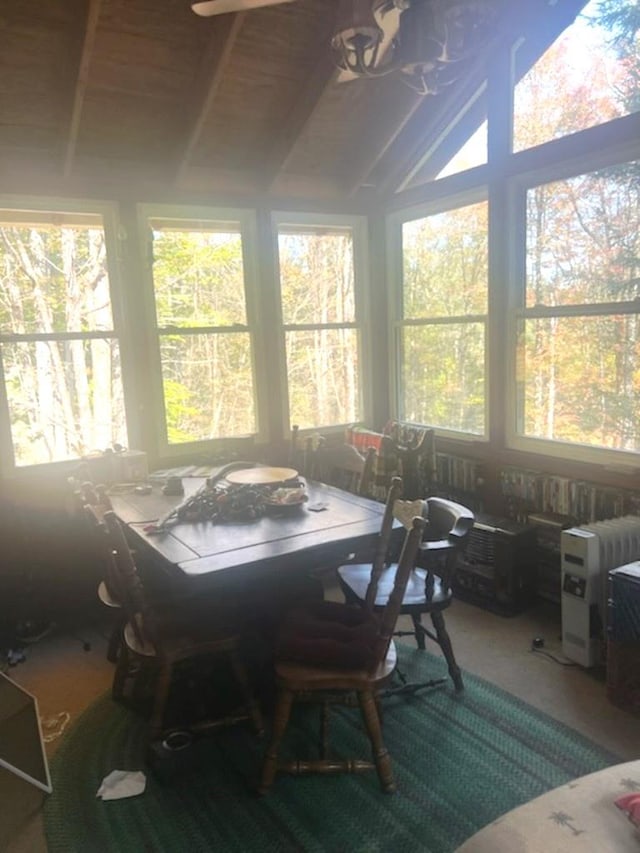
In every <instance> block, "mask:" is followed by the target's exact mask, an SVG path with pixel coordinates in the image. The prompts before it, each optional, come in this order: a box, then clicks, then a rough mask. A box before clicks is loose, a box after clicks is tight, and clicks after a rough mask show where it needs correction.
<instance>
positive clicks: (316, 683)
mask: <svg viewBox="0 0 640 853" xmlns="http://www.w3.org/2000/svg"><path fill="white" fill-rule="evenodd" d="M397 661H398V656H397V653H396V647H395V644H394V643H393V641H392V642H391V643H390V645H389V650H388V652H387V656H386V658H385V659H384V660H383V661H382V663H380V664H378V666H377V667H376V669H375V670H374V671H373V672H370V671H369V670H367V669H335V668H331V667H323V666H308V665H306V664H300V663H289V662H288V661H279V662H276V678H277V680H278V682H279V683H280V684H281V685H283V686H286V687H289V688H291V689H293V690H296V691H304V690H314V691H315V690H352V691H353V690H355V691H357V690H370V689H371V688H372V687H376V686H379V685H380V684H383V683H384V682H385V681H386V680H387V679H388V678H389V677H390V676H391V675H392V674H393V672H394V670H395V668H396V665H397Z"/></svg>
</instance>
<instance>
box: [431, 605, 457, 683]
mask: <svg viewBox="0 0 640 853" xmlns="http://www.w3.org/2000/svg"><path fill="white" fill-rule="evenodd" d="M431 621H432V622H433V627H434V628H435V631H436V635H437V637H438V643H439V644H440V648H441V649H442V653H443V655H444V657H445V660H446V661H447V667H448V668H449V675H450V676H451V680H452V681H453V684H454V686H455V688H456V690H457V691H458V693H461V692H462V691H463V690H464V682H463V681H462V673H461V672H460V667H459V666H458V664H457V662H456V659H455V657H454V654H453V646H452V645H451V640H450V639H449V634H448V633H447V629H446V627H445V624H444V616H443V615H442V611H440V610H434V611H433V612H432V613H431Z"/></svg>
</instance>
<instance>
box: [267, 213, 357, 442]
mask: <svg viewBox="0 0 640 853" xmlns="http://www.w3.org/2000/svg"><path fill="white" fill-rule="evenodd" d="M275 222H276V229H277V246H278V268H279V280H280V306H281V316H282V324H283V329H284V340H285V357H286V376H287V390H288V400H289V422H290V425H293V424H297V425H298V426H299V427H300V428H301V429H309V428H320V427H331V426H337V425H342V424H348V423H353V422H356V421H361V420H363V417H364V412H363V388H362V369H361V364H362V361H361V353H362V346H363V344H362V340H361V321H360V317H361V314H362V311H361V309H360V306H359V298H360V292H359V288H358V282H359V278H360V277H361V276H362V274H363V270H362V266H363V265H364V263H365V258H364V252H365V245H364V239H365V236H364V224H363V222H362V221H360V220H354V219H349V220H345V219H344V218H343V219H341V218H340V217H327V218H326V219H325V218H324V217H321V216H315V217H313V218H312V219H306V218H305V217H300V216H299V215H298V216H294V215H292V216H290V217H289V216H287V215H278V216H276V217H275Z"/></svg>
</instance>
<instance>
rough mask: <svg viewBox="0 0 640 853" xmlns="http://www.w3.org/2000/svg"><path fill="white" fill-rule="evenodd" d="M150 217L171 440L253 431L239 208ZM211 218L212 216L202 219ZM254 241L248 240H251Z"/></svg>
mask: <svg viewBox="0 0 640 853" xmlns="http://www.w3.org/2000/svg"><path fill="white" fill-rule="evenodd" d="M158 213H159V211H158V210H157V209H156V210H154V211H153V212H151V213H150V215H149V216H148V219H147V221H148V225H149V227H150V229H151V240H152V277H153V297H154V305H155V316H156V324H157V345H158V347H157V349H158V355H159V365H160V374H161V396H162V401H163V406H164V424H165V429H166V440H167V444H168V445H174V446H175V445H193V444H195V443H198V442H204V441H209V440H212V439H220V438H237V437H240V436H248V435H252V434H254V433H256V431H257V404H256V380H255V372H254V353H253V340H252V338H253V335H252V329H253V327H254V325H255V319H254V320H250V318H249V310H250V308H249V305H253V302H252V301H251V300H250V299H248V298H247V291H248V289H249V282H248V278H249V276H248V275H247V264H248V262H247V252H248V247H247V245H246V244H247V242H249V243H250V242H251V237H250V232H251V230H252V228H251V220H250V218H248V217H247V216H245V215H244V214H238V216H237V218H233V217H232V213H233V212H227V216H228V217H229V218H224V219H223V218H217V217H215V213H214V212H212V211H204V212H203V213H204V214H206V215H203V216H202V217H201V218H200V217H199V218H197V219H196V218H195V215H193V214H194V212H193V211H191V214H192V215H191V216H189V213H186V214H185V215H184V218H180V217H175V216H171V217H170V216H169V215H167V216H163V215H157V214H158ZM207 217H209V218H207ZM251 248H253V247H251Z"/></svg>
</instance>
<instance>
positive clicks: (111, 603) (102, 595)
mask: <svg viewBox="0 0 640 853" xmlns="http://www.w3.org/2000/svg"><path fill="white" fill-rule="evenodd" d="M98 598H99V599H100V601H101V602H102V603H103V604H104V605H105V607H118V608H121V607H122V605H121V604H120V602H119V601H118V600H117V599H116V598H114V596H113V595H111V593H110V592H109V588H108V586H107V585H106V583H105V582H104V581H100V583H99V584H98Z"/></svg>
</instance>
